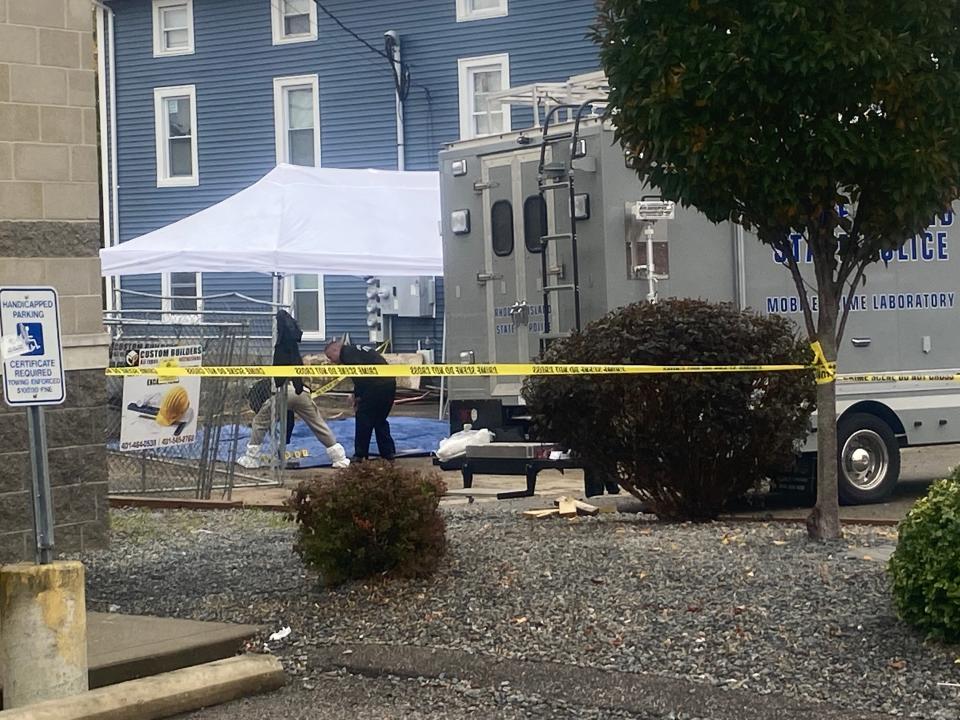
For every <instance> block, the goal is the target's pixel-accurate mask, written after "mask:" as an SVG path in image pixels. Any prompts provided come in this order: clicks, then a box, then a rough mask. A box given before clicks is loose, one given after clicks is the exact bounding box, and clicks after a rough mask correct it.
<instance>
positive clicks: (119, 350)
mask: <svg viewBox="0 0 960 720" xmlns="http://www.w3.org/2000/svg"><path fill="white" fill-rule="evenodd" d="M117 293H118V298H119V300H120V303H118V304H119V306H121V307H123V309H122V310H108V311H106V312H105V314H104V323H105V325H106V326H107V328H108V330H109V331H110V333H111V337H112V341H111V346H110V366H111V367H124V366H129V365H130V364H132V363H135V362H139V361H140V357H141V356H144V357H146V356H150V355H151V354H165V352H166V350H167V349H170V348H179V349H181V350H182V349H185V348H191V347H196V348H198V349H199V351H200V352H201V353H202V363H203V364H204V365H210V366H214V365H216V366H229V365H261V364H270V362H271V359H272V352H273V343H272V337H273V323H274V316H275V313H276V308H277V307H278V306H277V305H275V304H273V303H268V302H263V301H260V300H256V299H253V298H249V297H246V296H243V295H240V294H236V293H229V294H223V295H215V296H207V297H199V298H185V297H163V296H159V295H151V294H148V293H141V292H134V291H125V290H119V291H117ZM137 380H139V381H140V383H143V382H146V381H144V380H143V379H140V378H132V377H108V378H107V393H108V414H107V428H106V438H107V456H108V471H109V482H110V485H109V487H110V493H111V494H118V495H165V496H171V497H191V498H198V499H211V498H213V497H218V498H226V499H229V498H230V496H231V493H232V491H233V488H234V487H237V486H238V485H244V486H250V485H274V484H277V483H279V482H280V480H281V478H280V477H279V470H280V469H279V468H278V469H277V470H276V471H274V472H272V473H271V472H270V471H267V472H255V473H250V472H247V471H244V470H242V468H239V467H238V466H237V465H236V464H235V462H236V459H237V456H238V453H242V452H243V451H244V449H245V442H244V441H243V440H242V439H241V438H242V437H243V433H244V430H245V428H246V426H247V425H248V424H249V420H250V416H251V413H250V408H249V404H248V400H247V392H248V390H249V382H248V381H246V380H244V379H242V378H203V379H202V381H200V380H199V379H197V380H196V382H198V383H199V393H198V398H197V402H196V407H195V408H192V412H194V413H195V420H196V426H195V431H193V425H192V420H193V418H194V416H191V424H189V428H190V430H191V432H185V433H184V435H183V436H181V437H179V438H177V440H176V441H175V442H174V441H171V439H170V437H171V435H172V436H176V435H177V434H178V433H179V432H180V430H181V428H175V429H173V430H169V431H168V432H166V433H165V437H166V439H165V441H164V442H169V443H170V444H167V445H161V444H153V445H150V446H149V447H142V448H141V447H138V443H133V442H129V441H128V440H129V437H130V436H131V434H132V433H131V432H130V427H132V425H133V424H134V423H140V427H141V428H142V427H143V426H144V423H145V424H146V425H147V426H150V427H152V423H151V414H155V417H156V422H157V423H160V420H161V413H162V410H161V408H159V407H151V405H158V404H159V401H155V402H147V401H145V400H141V399H139V397H140V396H137V398H136V399H135V400H133V401H132V400H131V398H133V397H134V396H133V395H132V394H131V393H132V392H133V390H132V387H133V386H132V385H131V383H132V382H134V381H137ZM153 384H156V381H153ZM125 386H126V388H127V390H128V392H127V397H125V393H124V389H125ZM140 395H143V393H142V392H141V393H140ZM157 395H159V393H158V394H157ZM125 423H127V427H126V428H125ZM185 424H186V423H185ZM238 471H239V472H238Z"/></svg>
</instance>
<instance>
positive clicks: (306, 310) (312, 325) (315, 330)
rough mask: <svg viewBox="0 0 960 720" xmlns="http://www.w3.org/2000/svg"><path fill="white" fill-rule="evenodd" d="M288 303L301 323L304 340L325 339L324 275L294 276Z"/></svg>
mask: <svg viewBox="0 0 960 720" xmlns="http://www.w3.org/2000/svg"><path fill="white" fill-rule="evenodd" d="M288 302H289V303H290V305H291V307H292V309H293V316H294V317H295V318H296V319H297V322H298V323H300V329H301V330H303V337H304V339H307V340H322V339H324V337H325V336H326V318H325V310H324V302H323V275H294V276H293V282H292V284H291V287H290V289H289V290H288Z"/></svg>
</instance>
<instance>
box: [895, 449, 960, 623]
mask: <svg viewBox="0 0 960 720" xmlns="http://www.w3.org/2000/svg"><path fill="white" fill-rule="evenodd" d="M899 536H900V537H899V541H898V542H897V549H896V551H895V552H894V553H893V557H892V558H891V559H890V574H891V575H892V576H893V597H894V601H895V603H896V606H897V610H898V612H899V613H900V617H901V618H903V619H904V620H905V621H906V622H908V623H910V624H911V625H913V626H914V627H916V628H917V629H919V630H921V631H922V632H924V633H925V634H926V635H927V636H928V637H931V638H935V639H938V640H943V641H946V642H960V467H958V468H956V469H955V470H954V471H953V475H952V476H951V477H950V478H948V479H946V480H941V481H940V482H937V483H935V484H934V485H933V486H932V487H931V488H930V492H929V493H928V494H927V496H926V497H924V498H922V499H921V500H920V501H918V502H917V504H916V505H914V506H913V509H912V510H911V511H910V512H909V514H908V515H907V517H906V519H905V520H904V521H903V522H902V523H900V530H899Z"/></svg>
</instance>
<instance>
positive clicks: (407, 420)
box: [108, 417, 449, 468]
mask: <svg viewBox="0 0 960 720" xmlns="http://www.w3.org/2000/svg"><path fill="white" fill-rule="evenodd" d="M329 425H330V429H331V430H333V434H334V435H336V437H337V440H338V441H339V442H340V444H341V445H343V447H344V449H345V450H346V452H347V457H352V456H353V432H354V422H353V418H349V419H347V420H332V421H330V422H329ZM390 431H391V435H393V440H394V442H395V443H396V445H397V456H398V457H415V456H418V455H429V454H431V453H434V452H436V450H437V448H439V447H440V441H441V440H443V438H445V437H446V436H447V435H448V434H449V425H448V424H447V422H446V421H444V420H430V419H427V418H412V417H392V418H390ZM234 439H236V443H237V450H236V452H237V455H242V454H243V453H244V452H246V449H247V441H248V440H249V439H250V427H249V426H246V427H240V428H238V429H237V432H236V435H235V434H234V428H233V426H226V427H224V428H223V430H222V432H221V434H220V448H219V451H218V452H217V459H218V460H221V461H224V462H225V461H227V460H228V459H229V457H230V445H231V443H233V441H234ZM268 442H269V440H268ZM118 445H119V443H117V442H116V441H114V442H112V443H109V444H108V447H109V448H110V449H111V450H116V449H117V447H118ZM202 447H203V443H202V430H199V431H198V433H197V441H196V442H195V443H193V444H192V445H185V446H180V447H177V448H176V449H175V450H174V449H172V448H171V449H170V450H167V451H166V452H165V453H164V454H165V456H166V457H180V458H185V459H188V458H198V457H200V452H201V448H202ZM287 452H288V453H290V455H291V456H292V457H293V459H292V462H295V463H296V464H297V465H298V466H299V467H301V468H317V467H324V466H329V465H330V460H329V459H328V458H327V452H326V449H325V448H324V447H323V445H322V444H321V442H320V441H319V440H317V438H316V437H315V436H314V434H313V433H312V432H310V429H309V428H308V427H307V426H306V424H305V423H303V422H302V421H300V420H298V421H297V422H296V424H294V426H293V436H292V437H291V438H290V445H288V446H287ZM261 453H262V454H265V455H270V454H271V451H270V448H269V447H266V446H265V447H262V448H261ZM370 453H371V455H375V454H376V453H377V440H376V437H375V436H374V438H373V440H372V442H371V445H370ZM297 455H302V457H297Z"/></svg>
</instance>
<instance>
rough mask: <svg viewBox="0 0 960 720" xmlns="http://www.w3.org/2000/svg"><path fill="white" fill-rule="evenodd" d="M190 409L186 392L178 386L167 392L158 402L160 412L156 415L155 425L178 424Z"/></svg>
mask: <svg viewBox="0 0 960 720" xmlns="http://www.w3.org/2000/svg"><path fill="white" fill-rule="evenodd" d="M189 409H190V398H189V397H188V396H187V391H186V390H184V389H183V387H181V386H180V385H177V386H176V387H172V388H170V389H169V390H167V393H166V394H165V395H164V396H163V400H161V401H160V412H158V413H157V424H158V425H164V426H170V425H175V424H176V423H178V422H180V421H181V420H182V419H183V417H184V415H186V414H187V411H188V410H189Z"/></svg>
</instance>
